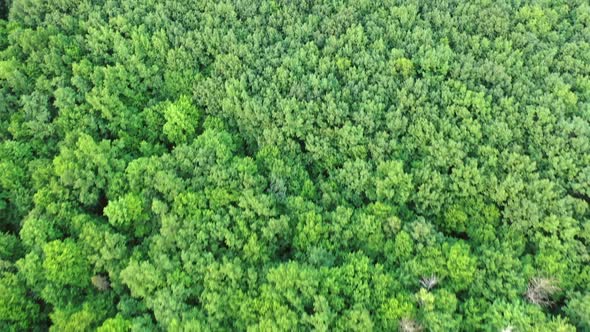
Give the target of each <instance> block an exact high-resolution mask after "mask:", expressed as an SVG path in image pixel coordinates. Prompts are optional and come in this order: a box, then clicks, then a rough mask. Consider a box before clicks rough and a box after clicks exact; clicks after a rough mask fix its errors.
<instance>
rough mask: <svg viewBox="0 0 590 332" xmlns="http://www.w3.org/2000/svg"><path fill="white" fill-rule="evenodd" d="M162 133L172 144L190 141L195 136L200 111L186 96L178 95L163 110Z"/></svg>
mask: <svg viewBox="0 0 590 332" xmlns="http://www.w3.org/2000/svg"><path fill="white" fill-rule="evenodd" d="M164 118H165V119H166V123H165V124H164V128H163V131H164V134H165V135H166V137H167V138H168V139H169V140H170V142H172V143H174V144H177V145H178V144H182V143H190V142H191V141H192V140H193V139H194V138H195V133H196V132H197V129H198V127H199V123H200V120H201V113H200V112H199V111H198V110H197V109H196V108H195V106H193V105H192V103H191V101H190V99H189V98H188V97H187V96H182V97H180V98H179V99H178V100H177V101H175V102H174V103H171V104H170V105H168V107H166V109H165V110H164Z"/></svg>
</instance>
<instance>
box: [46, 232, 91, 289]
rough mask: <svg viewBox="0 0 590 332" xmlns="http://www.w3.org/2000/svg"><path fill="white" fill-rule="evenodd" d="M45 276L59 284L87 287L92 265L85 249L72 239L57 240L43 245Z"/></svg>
mask: <svg viewBox="0 0 590 332" xmlns="http://www.w3.org/2000/svg"><path fill="white" fill-rule="evenodd" d="M43 255H44V260H43V271H44V274H45V278H47V280H48V281H49V282H53V283H55V284H56V285H58V286H66V285H71V286H77V287H86V286H88V285H89V283H90V265H89V264H88V261H87V258H86V255H85V253H84V251H83V250H82V249H81V248H80V246H79V245H77V244H76V243H75V242H73V241H72V240H69V239H68V240H65V241H60V240H55V241H51V242H49V243H47V244H45V245H44V246H43Z"/></svg>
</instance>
